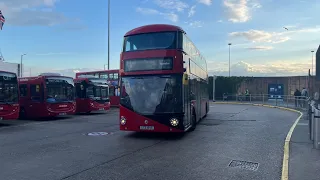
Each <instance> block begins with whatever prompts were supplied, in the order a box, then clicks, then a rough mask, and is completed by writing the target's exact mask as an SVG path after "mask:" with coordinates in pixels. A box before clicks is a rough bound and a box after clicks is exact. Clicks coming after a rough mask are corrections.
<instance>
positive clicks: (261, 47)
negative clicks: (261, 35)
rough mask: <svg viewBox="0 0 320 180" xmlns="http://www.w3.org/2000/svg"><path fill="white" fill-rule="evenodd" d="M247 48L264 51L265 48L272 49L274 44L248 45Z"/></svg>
mask: <svg viewBox="0 0 320 180" xmlns="http://www.w3.org/2000/svg"><path fill="white" fill-rule="evenodd" d="M247 49H249V50H258V51H263V50H271V49H273V47H272V46H255V47H248V48H247Z"/></svg>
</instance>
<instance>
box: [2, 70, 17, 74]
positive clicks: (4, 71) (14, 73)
mask: <svg viewBox="0 0 320 180" xmlns="http://www.w3.org/2000/svg"><path fill="white" fill-rule="evenodd" d="M0 72H2V73H9V74H15V75H17V74H16V73H14V72H9V71H1V70H0Z"/></svg>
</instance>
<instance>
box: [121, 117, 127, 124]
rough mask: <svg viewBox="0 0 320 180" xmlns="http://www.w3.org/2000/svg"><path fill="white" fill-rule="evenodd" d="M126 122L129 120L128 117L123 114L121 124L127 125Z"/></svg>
mask: <svg viewBox="0 0 320 180" xmlns="http://www.w3.org/2000/svg"><path fill="white" fill-rule="evenodd" d="M126 122H127V120H126V118H125V117H124V116H121V118H120V124H121V125H125V124H126Z"/></svg>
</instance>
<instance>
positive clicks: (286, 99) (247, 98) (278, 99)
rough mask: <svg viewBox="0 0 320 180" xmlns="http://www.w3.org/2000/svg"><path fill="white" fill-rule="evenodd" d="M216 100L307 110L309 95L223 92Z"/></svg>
mask: <svg viewBox="0 0 320 180" xmlns="http://www.w3.org/2000/svg"><path fill="white" fill-rule="evenodd" d="M216 100H217V101H231V102H244V103H246V102H247V103H257V104H266V105H272V106H281V107H287V108H293V109H299V110H304V111H305V110H307V109H308V104H309V101H310V98H309V97H304V96H292V95H281V96H280V95H279V96H276V95H270V94H250V95H230V94H224V95H223V97H220V98H219V97H216Z"/></svg>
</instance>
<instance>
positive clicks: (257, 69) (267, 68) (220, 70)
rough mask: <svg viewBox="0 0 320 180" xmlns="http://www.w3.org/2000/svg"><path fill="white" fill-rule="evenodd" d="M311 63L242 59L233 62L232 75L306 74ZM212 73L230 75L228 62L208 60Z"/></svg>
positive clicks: (209, 69)
mask: <svg viewBox="0 0 320 180" xmlns="http://www.w3.org/2000/svg"><path fill="white" fill-rule="evenodd" d="M310 65H311V64H309V63H303V61H302V62H291V61H278V62H270V63H266V64H250V63H247V62H244V61H240V62H238V63H236V64H232V65H231V67H230V74H231V75H232V76H298V75H306V74H307V69H308V68H310ZM208 71H209V74H210V75H217V76H228V74H229V71H228V63H216V62H213V61H209V62H208Z"/></svg>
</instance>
